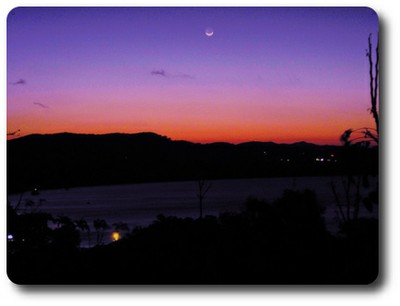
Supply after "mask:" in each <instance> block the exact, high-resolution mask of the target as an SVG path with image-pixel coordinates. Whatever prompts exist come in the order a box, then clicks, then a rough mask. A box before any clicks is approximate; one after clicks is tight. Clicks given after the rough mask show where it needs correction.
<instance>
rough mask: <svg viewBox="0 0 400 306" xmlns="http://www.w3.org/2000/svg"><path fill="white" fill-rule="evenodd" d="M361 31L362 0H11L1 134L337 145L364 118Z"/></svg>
mask: <svg viewBox="0 0 400 306" xmlns="http://www.w3.org/2000/svg"><path fill="white" fill-rule="evenodd" d="M370 33H372V42H373V45H374V46H375V44H376V40H377V34H378V16H377V15H376V13H375V12H374V11H373V10H371V9H369V8H362V7H359V8H266V7H252V8H243V7H242V8H226V7H224V8H217V7H212V8H198V7H197V8H196V7H192V8H143V7H142V8H133V7H131V8H126V7H125V8H96V7H89V8H82V7H80V8H71V7H70V8H62V7H54V8H40V7H37V8H32V7H30V8H29V7H26V8H24V7H20V8H16V9H14V10H12V11H11V12H10V13H9V15H8V18H7V133H12V132H14V131H18V130H19V132H18V133H17V134H15V136H11V137H9V138H14V137H17V135H18V136H25V135H28V134H32V133H41V134H44V133H59V132H72V133H94V134H105V133H115V132H119V133H137V132H155V133H158V134H161V135H165V136H168V137H170V138H171V139H175V140H178V139H179V140H188V141H193V142H201V143H209V142H217V141H224V142H231V143H240V142H246V141H274V142H279V143H293V142H297V141H307V142H312V143H317V144H339V143H340V142H339V138H340V135H341V134H342V133H343V131H344V130H346V129H349V128H354V129H355V128H360V127H374V121H373V119H372V117H371V115H370V114H369V112H368V108H369V106H370V96H369V75H368V71H369V64H368V58H367V57H366V49H367V47H368V36H369V34H370ZM207 34H208V35H207ZM210 34H212V35H210Z"/></svg>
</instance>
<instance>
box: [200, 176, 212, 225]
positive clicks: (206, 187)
mask: <svg viewBox="0 0 400 306" xmlns="http://www.w3.org/2000/svg"><path fill="white" fill-rule="evenodd" d="M211 186H212V184H211V183H207V182H206V180H199V181H198V193H197V198H198V199H199V209H200V219H201V218H203V200H204V197H205V196H206V194H207V192H208V191H209V190H210V188H211Z"/></svg>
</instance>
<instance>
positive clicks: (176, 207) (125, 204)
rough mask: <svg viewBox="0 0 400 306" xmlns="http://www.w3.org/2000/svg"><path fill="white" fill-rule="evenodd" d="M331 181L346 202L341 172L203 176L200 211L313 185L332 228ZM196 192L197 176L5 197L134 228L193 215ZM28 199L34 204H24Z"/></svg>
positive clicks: (239, 206)
mask: <svg viewBox="0 0 400 306" xmlns="http://www.w3.org/2000/svg"><path fill="white" fill-rule="evenodd" d="M332 181H333V182H334V183H335V185H336V186H337V190H338V193H339V196H340V197H341V201H342V202H343V203H344V200H345V199H344V194H345V193H344V189H343V184H342V178H341V177H333V178H332V177H300V178H298V177H297V178H288V177H284V178H257V179H231V180H212V181H206V185H208V184H211V187H210V189H209V191H208V192H207V194H206V195H205V197H204V200H203V216H204V215H215V216H218V215H219V214H220V213H223V212H235V211H240V210H241V209H242V208H244V203H245V202H246V199H248V198H249V197H256V198H259V199H264V200H268V201H273V200H274V199H277V198H279V197H280V196H281V195H282V193H283V191H284V190H285V189H296V190H304V189H311V190H314V191H315V193H316V196H317V200H318V202H319V203H320V204H321V205H323V206H324V207H325V208H326V211H325V220H326V223H327V226H328V228H331V229H332V230H334V229H335V226H336V224H337V222H336V221H335V216H336V205H335V198H334V194H333V191H332V188H331V182H332ZM371 185H373V184H371ZM198 192H199V188H198V182H197V181H184V182H162V183H144V184H129V185H111V186H97V187H82V188H71V189H56V190H41V191H40V192H39V194H38V195H32V194H30V193H26V194H22V195H21V194H14V195H9V196H8V201H9V202H10V203H11V205H13V206H15V205H16V204H17V203H18V202H19V201H21V205H20V206H19V207H20V208H21V209H22V210H23V209H27V210H28V211H29V210H30V209H36V210H39V211H43V212H48V213H51V214H52V215H53V216H55V217H56V216H61V215H64V216H68V217H70V218H72V219H73V220H77V219H80V218H84V219H85V220H86V221H87V222H88V224H89V226H91V230H92V232H94V227H93V220H95V219H104V220H106V222H107V223H108V224H109V225H110V226H111V225H112V224H113V223H117V222H124V223H127V224H128V226H129V228H130V229H133V228H135V227H136V226H146V225H149V224H150V223H152V221H154V220H155V219H156V217H157V215H159V214H163V215H165V216H177V217H191V218H197V217H199V200H198V198H197V194H198ZM368 192H369V190H368V189H362V193H363V194H367V193H368ZM26 203H28V204H29V203H30V204H32V203H33V204H34V205H33V206H32V205H28V206H27V205H26ZM360 215H364V216H371V214H370V213H369V212H367V211H366V210H361V213H360ZM372 215H373V216H377V212H376V211H374V212H373V213H372ZM110 234H111V229H110V231H108V232H107V233H106V236H105V237H106V238H105V242H109V241H111V240H110V239H111V238H110ZM82 236H84V235H82ZM82 238H83V237H82ZM83 240H84V238H83ZM92 241H94V240H92Z"/></svg>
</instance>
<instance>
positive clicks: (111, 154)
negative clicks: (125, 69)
mask: <svg viewBox="0 0 400 306" xmlns="http://www.w3.org/2000/svg"><path fill="white" fill-rule="evenodd" d="M346 150H347V151H348V150H349V148H346V147H343V146H332V145H323V146H321V145H315V144H311V143H306V142H298V143H294V144H277V143H273V142H246V143H241V144H237V145H235V144H230V143H224V142H217V143H210V144H199V143H192V142H188V141H183V140H171V139H170V138H168V137H165V136H160V135H157V134H155V133H137V134H121V133H114V134H104V135H93V134H72V133H59V134H46V135H39V134H32V135H28V136H25V137H20V138H16V139H12V140H8V141H7V188H8V192H9V193H13V192H21V191H28V190H33V189H34V188H39V189H47V188H70V187H75V186H90V185H103V184H107V185H108V184H121V183H135V182H153V181H172V180H198V179H223V178H248V177H272V176H310V175H337V174H345V173H348V172H349V171H351V172H353V173H359V172H363V173H364V172H373V171H374V169H368V168H366V167H365V165H366V164H365V163H364V162H363V160H365V158H371V156H373V155H374V154H375V155H376V152H374V150H373V149H368V150H367V151H365V150H363V151H362V152H361V151H360V152H361V153H360V152H358V153H357V154H358V155H356V157H357V158H355V159H354V160H353V161H352V162H351V163H349V162H348V159H346V158H345V156H346V154H347V151H346ZM353 150H354V149H353ZM360 154H361V155H362V156H361V155H360ZM345 160H347V161H346V162H345Z"/></svg>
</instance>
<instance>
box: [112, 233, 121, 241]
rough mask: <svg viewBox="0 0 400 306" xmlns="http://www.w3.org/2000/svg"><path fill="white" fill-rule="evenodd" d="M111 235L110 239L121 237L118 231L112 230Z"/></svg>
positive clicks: (114, 239) (116, 239) (115, 239)
mask: <svg viewBox="0 0 400 306" xmlns="http://www.w3.org/2000/svg"><path fill="white" fill-rule="evenodd" d="M111 237H112V240H113V241H118V240H119V238H121V235H120V234H119V232H113V233H112V234H111Z"/></svg>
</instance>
